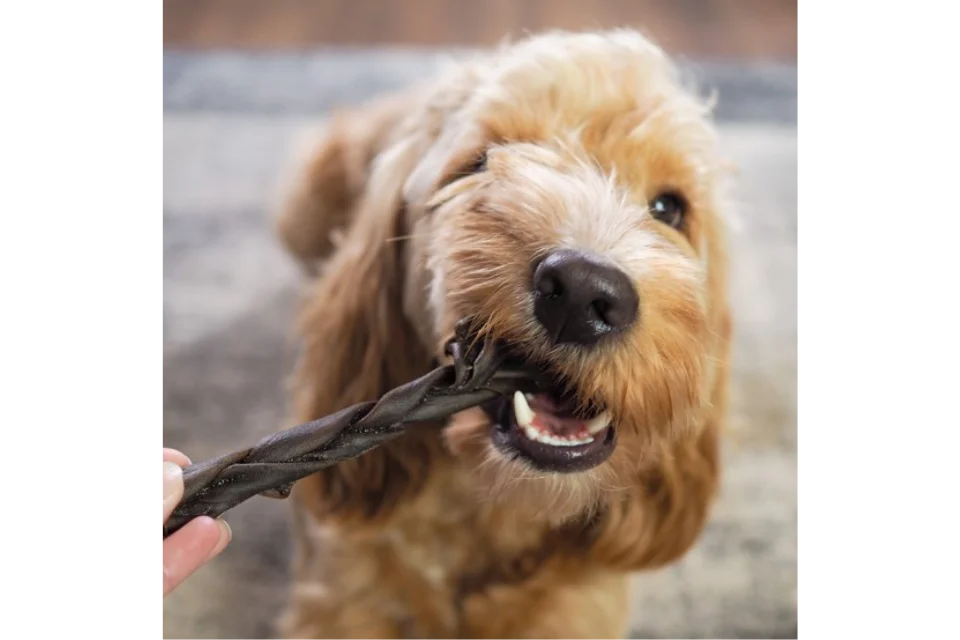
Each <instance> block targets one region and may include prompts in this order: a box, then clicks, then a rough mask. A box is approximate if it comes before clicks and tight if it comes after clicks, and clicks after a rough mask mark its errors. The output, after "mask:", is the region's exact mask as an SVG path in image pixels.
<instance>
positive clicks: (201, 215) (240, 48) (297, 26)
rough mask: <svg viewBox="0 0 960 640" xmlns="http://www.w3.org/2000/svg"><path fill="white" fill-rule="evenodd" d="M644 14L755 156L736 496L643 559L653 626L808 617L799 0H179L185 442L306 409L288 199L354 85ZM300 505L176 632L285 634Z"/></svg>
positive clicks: (188, 447)
mask: <svg viewBox="0 0 960 640" xmlns="http://www.w3.org/2000/svg"><path fill="white" fill-rule="evenodd" d="M615 26H632V27H636V28H639V29H641V30H643V31H644V32H646V33H647V34H648V35H650V36H652V37H653V38H654V39H655V40H657V41H658V42H659V43H660V44H661V45H662V46H663V47H664V48H665V49H667V50H668V51H669V52H671V53H673V54H674V55H675V56H677V57H678V58H679V59H680V60H681V64H682V65H683V66H684V67H685V68H686V69H688V70H689V72H690V73H692V74H694V75H695V77H696V78H697V81H698V84H699V85H700V86H701V87H703V88H704V89H705V90H711V89H712V90H715V91H716V92H717V95H718V99H719V104H718V107H717V111H716V117H717V122H718V126H719V128H720V132H721V136H722V138H723V143H724V145H725V149H726V151H727V152H728V154H729V155H730V157H731V158H732V159H733V160H734V161H735V162H736V163H737V164H738V166H739V168H740V175H739V180H738V184H737V189H736V195H737V199H738V203H739V206H738V211H737V214H738V217H737V224H736V226H735V228H734V229H733V230H732V237H731V243H732V245H733V246H732V251H731V253H732V259H733V264H732V283H731V286H732V296H733V298H734V300H733V302H734V306H735V313H736V342H735V348H734V354H733V370H734V379H733V389H732V407H731V420H730V434H729V436H730V437H729V438H728V443H727V450H726V452H725V477H724V484H723V488H722V492H721V497H720V501H719V503H718V505H717V508H716V510H715V513H714V517H713V519H712V521H711V522H710V524H709V526H708V527H707V530H706V531H705V533H704V535H703V537H702V538H701V540H700V542H699V543H698V545H697V546H696V548H695V549H694V550H693V551H691V553H690V554H688V556H687V557H685V558H684V559H683V561H682V562H680V563H678V564H677V565H675V566H672V567H670V568H667V569H664V570H661V571H657V572H653V573H648V574H642V575H639V576H637V579H636V587H635V596H634V600H635V602H634V614H633V624H632V630H631V636H632V637H637V638H665V637H683V638H791V637H792V638H795V637H796V636H797V562H796V559H797V486H796V485H797V482H796V481H797V457H796V436H797V434H796V362H797V356H796V336H797V317H796V254H797V244H796V229H797V196H796V188H797V155H796V154H797V121H796V118H797V112H796V109H797V67H796V63H797V3H796V2H795V1H789V2H788V1H781V0H699V1H697V0H663V1H652V0H594V1H577V0H514V1H509V0H472V1H459V0H402V1H400V0H398V1H395V2H390V1H377V0H314V1H308V0H259V1H257V0H165V2H164V45H163V46H164V69H163V88H164V98H163V99H164V219H163V224H164V238H163V245H164V311H163V320H164V434H163V438H164V444H165V446H172V447H176V448H179V449H181V450H183V451H185V452H186V453H188V454H189V455H190V456H191V457H192V458H193V459H194V460H201V459H204V458H207V457H210V456H214V455H217V454H221V453H224V452H226V451H230V450H234V449H236V448H238V447H241V446H244V445H246V444H251V443H253V442H255V441H256V440H257V439H259V438H260V437H261V436H263V435H266V434H268V433H270V432H272V431H275V430H276V429H278V428H280V426H281V425H283V424H284V417H285V416H284V411H285V408H286V393H285V388H284V385H285V380H286V376H287V375H288V374H289V372H290V370H291V368H292V366H293V358H294V355H295V354H294V352H293V349H292V345H291V344H290V341H289V335H290V327H291V322H292V317H293V311H294V305H295V301H296V295H297V293H298V285H299V282H298V275H297V273H296V271H295V270H294V269H293V267H292V265H291V264H290V263H289V262H288V261H287V259H286V257H285V256H284V255H283V254H282V253H281V252H280V251H279V249H278V247H277V246H276V243H275V241H274V239H273V237H272V235H271V231H272V230H271V227H270V216H271V214H272V212H273V207H274V203H275V202H276V199H277V196H278V194H279V193H280V191H279V190H280V189H281V188H282V186H283V184H284V179H285V178H286V177H287V175H288V171H289V169H290V167H291V164H290V162H291V160H292V159H293V158H294V154H295V153H296V152H297V151H299V150H300V149H301V148H302V147H303V145H304V144H305V143H307V141H309V136H310V132H311V128H312V127H313V125H314V124H315V123H316V122H317V120H318V119H320V118H322V117H323V115H324V113H325V112H327V111H328V110H329V109H330V108H332V107H336V106H346V105H349V104H354V103H356V102H359V101H362V100H364V99H366V98H368V97H370V96H373V95H375V94H377V93H380V92H384V91H389V90H391V89H394V88H398V87H401V86H404V85H405V84H407V83H409V82H411V81H413V80H416V79H420V78H422V77H423V76H425V75H428V74H429V73H430V72H431V70H433V69H434V68H435V67H436V65H437V63H438V61H439V58H440V56H442V55H443V54H445V53H448V52H450V51H455V50H459V49H464V48H475V47H483V46H489V45H494V44H496V43H498V42H500V41H501V40H502V39H503V38H504V37H506V36H518V35H522V34H523V33H524V32H526V31H538V30H541V29H546V28H566V29H574V30H583V29H593V28H605V27H615ZM286 518H287V505H286V504H284V503H283V502H281V501H272V500H267V499H265V498H256V499H254V500H251V501H249V502H248V503H246V504H244V505H241V506H240V507H238V508H236V509H234V510H233V511H231V512H230V514H228V518H227V519H228V520H229V521H230V522H231V524H232V527H233V532H234V540H233V543H232V544H231V546H230V548H228V549H227V551H226V552H225V553H224V554H223V555H222V556H221V557H220V558H218V559H217V560H216V561H215V562H214V563H212V564H211V565H210V566H208V567H206V568H204V569H202V570H201V571H200V572H199V573H198V574H196V575H195V576H194V577H193V579H192V580H190V581H189V582H187V583H186V584H185V585H184V586H183V587H182V588H181V589H180V590H178V591H177V592H175V593H174V594H173V595H172V596H170V597H168V598H167V599H166V600H165V601H164V636H165V637H167V638H266V637H272V636H273V635H274V632H273V628H272V623H273V620H274V618H275V616H276V614H277V612H278V611H279V608H280V607H281V606H282V603H283V601H284V595H285V594H284V589H285V586H286V574H287V563H288V558H289V544H288V534H287V532H288V527H287V520H286Z"/></svg>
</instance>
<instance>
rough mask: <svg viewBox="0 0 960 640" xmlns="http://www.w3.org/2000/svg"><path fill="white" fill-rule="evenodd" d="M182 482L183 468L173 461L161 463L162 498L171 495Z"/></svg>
mask: <svg viewBox="0 0 960 640" xmlns="http://www.w3.org/2000/svg"><path fill="white" fill-rule="evenodd" d="M182 482H183V469H181V468H180V467H179V466H178V465H176V464H175V463H173V462H164V463H163V499H164V500H166V499H167V498H169V497H170V496H172V495H173V494H174V493H175V492H176V491H177V487H178V486H179V485H180V483H182Z"/></svg>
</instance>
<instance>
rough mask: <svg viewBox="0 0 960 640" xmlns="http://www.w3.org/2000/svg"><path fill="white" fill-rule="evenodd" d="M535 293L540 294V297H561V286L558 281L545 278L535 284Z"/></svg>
mask: <svg viewBox="0 0 960 640" xmlns="http://www.w3.org/2000/svg"><path fill="white" fill-rule="evenodd" d="M537 291H538V292H540V294H541V295H545V296H549V297H551V298H556V297H559V296H561V295H563V285H562V284H560V281H559V280H557V279H556V278H554V277H551V276H547V277H544V278H541V279H540V281H539V282H538V283H537Z"/></svg>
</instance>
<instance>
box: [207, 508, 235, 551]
mask: <svg viewBox="0 0 960 640" xmlns="http://www.w3.org/2000/svg"><path fill="white" fill-rule="evenodd" d="M217 525H218V526H219V527H220V540H219V541H218V542H217V546H215V547H214V548H213V550H212V551H211V552H210V559H211V560H212V559H213V558H215V557H217V556H218V555H220V552H221V551H223V550H224V549H225V548H226V546H227V545H228V544H230V540H231V539H232V538H233V531H231V530H230V525H228V524H227V522H226V520H220V519H219V518H218V519H217Z"/></svg>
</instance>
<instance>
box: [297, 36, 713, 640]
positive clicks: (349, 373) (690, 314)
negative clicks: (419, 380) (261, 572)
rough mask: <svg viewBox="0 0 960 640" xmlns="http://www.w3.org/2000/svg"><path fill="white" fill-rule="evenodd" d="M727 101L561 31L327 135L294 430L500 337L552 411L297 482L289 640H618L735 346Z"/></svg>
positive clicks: (665, 547) (701, 499) (608, 39)
mask: <svg viewBox="0 0 960 640" xmlns="http://www.w3.org/2000/svg"><path fill="white" fill-rule="evenodd" d="M726 177H727V164H726V162H725V161H724V159H723V158H722V157H721V156H720V154H719V151H718V148H717V142H716V140H715V132H714V129H713V125H712V124H711V121H710V105H709V104H708V103H707V101H704V100H701V99H700V98H699V97H698V96H697V95H696V94H695V93H694V92H693V91H690V90H688V89H686V88H685V86H684V85H683V83H682V82H681V80H680V79H679V77H678V74H677V73H676V71H675V68H674V66H673V65H672V63H671V62H670V60H669V59H668V58H667V57H666V56H665V55H664V53H663V52H662V51H661V50H660V49H659V48H657V47H656V46H655V45H654V44H652V43H651V42H649V41H648V40H647V39H646V38H644V37H643V36H641V35H640V34H638V33H636V32H633V31H630V30H617V31H611V32H603V33H579V34H575V33H546V34H542V35H539V36H535V37H530V38H528V39H525V40H522V41H520V42H518V43H514V44H512V45H509V46H504V47H503V48H501V49H500V50H497V51H494V52H488V53H485V54H482V55H479V56H477V57H475V58H468V59H465V60H462V61H459V62H457V64H455V65H454V66H453V67H452V68H451V69H450V70H448V71H447V72H445V73H442V74H440V75H439V76H438V77H437V78H436V79H434V80H432V81H429V82H426V83H424V84H422V85H421V86H417V87H415V88H413V89H411V90H409V91H408V92H406V93H401V94H398V95H395V96H390V97H388V98H383V99H380V100H376V101H373V102H371V103H369V104H367V105H365V106H363V107H359V108H356V109H352V110H350V109H348V110H345V111H344V112H342V113H339V114H337V115H336V116H334V117H333V118H332V119H331V120H330V121H329V122H328V124H327V126H326V129H325V134H324V136H323V137H322V138H321V140H320V142H319V144H318V146H316V147H314V148H313V149H312V156H311V159H310V161H309V163H308V165H307V166H306V168H305V170H303V171H302V173H301V174H300V176H299V182H297V186H296V189H295V190H294V191H293V192H292V193H290V194H289V196H288V198H287V200H286V201H285V206H284V208H283V210H282V212H281V216H280V218H279V234H280V236H281V238H282V240H283V242H284V244H285V246H286V247H287V249H289V251H290V252H291V253H292V254H293V255H294V256H295V257H296V259H297V260H298V261H299V262H300V263H301V264H302V265H303V266H304V267H307V268H309V269H312V270H315V272H316V274H317V276H316V281H315V282H314V283H312V285H311V286H312V289H311V291H310V294H309V298H308V300H307V302H306V305H305V308H304V310H303V315H302V318H301V322H300V324H299V336H300V338H301V339H302V359H301V362H300V364H299V366H298V369H297V371H296V373H295V376H294V380H293V393H294V396H295V416H294V418H295V419H296V420H297V421H305V420H309V419H314V418H316V417H318V416H321V415H325V414H329V413H332V412H334V411H337V410H339V409H341V408H343V407H346V406H348V405H351V404H354V403H357V402H361V401H366V400H371V399H375V398H377V397H378V396H380V395H381V394H383V393H384V392H386V391H387V390H389V389H391V388H393V387H396V386H398V385H400V384H402V383H405V382H408V381H410V380H412V379H413V378H415V377H417V376H420V375H423V374H424V373H426V372H427V371H428V370H430V368H432V366H435V365H436V363H437V361H438V360H439V361H442V360H443V358H444V354H443V345H444V343H445V341H446V340H447V338H449V337H450V336H451V335H452V333H453V328H454V326H455V324H456V323H457V322H458V321H459V320H460V319H462V318H465V317H473V318H477V319H480V321H481V322H482V323H483V329H484V331H486V332H489V333H491V334H493V335H494V336H496V337H498V338H501V339H502V340H503V341H504V342H505V343H506V344H507V345H508V347H509V348H510V350H511V352H512V353H515V354H517V355H518V356H519V357H521V358H523V359H524V360H526V361H527V362H528V363H532V364H535V365H536V366H538V367H540V368H541V370H544V371H547V372H549V374H550V375H551V377H552V379H554V380H555V389H554V390H553V391H551V392H549V393H538V394H535V395H525V394H521V393H518V394H516V395H515V396H514V397H512V398H506V397H505V398H503V399H502V400H498V401H494V402H492V403H490V404H488V405H485V406H482V407H478V408H475V409H472V410H469V411H465V412H463V413H461V414H458V415H456V416H454V417H453V418H452V419H451V420H449V422H448V423H447V424H446V425H445V426H443V425H422V426H420V425H418V426H417V427H415V428H413V429H412V430H410V431H409V432H407V433H405V434H404V435H403V436H401V437H400V438H398V439H397V440H395V441H393V442H392V443H391V444H389V445H387V446H385V447H383V448H381V449H379V450H376V451H373V452H371V453H369V454H366V455H364V456H361V457H359V458H357V459H355V460H352V461H349V462H346V463H343V464H341V465H339V466H337V467H335V468H331V469H329V470H326V471H324V472H322V473H320V474H317V475H315V476H312V477H310V478H307V479H305V480H303V481H301V482H300V483H299V484H298V485H297V486H296V488H295V490H294V493H293V501H294V514H295V518H294V531H295V538H296V552H295V557H294V560H293V585H292V589H291V594H290V603H289V607H288V609H287V610H286V612H285V613H284V615H283V616H282V619H281V633H283V634H284V635H285V636H287V637H296V638H319V637H330V638H349V637H380V638H395V637H410V638H430V637H432V638H440V637H477V638H572V637H577V638H597V637H600V638H610V637H622V636H623V635H624V634H625V633H627V632H628V619H629V611H628V604H629V598H628V584H629V576H630V573H631V572H634V571H637V570H643V569H651V568H656V567H661V566H663V565H666V564H668V563H670V562H672V561H674V560H676V559H678V558H680V557H681V556H682V555H683V554H684V553H685V552H686V551H687V550H688V549H690V547H691V546H692V545H693V544H694V542H695V541H696V540H697V538H698V535H699V533H700V532H701V530H702V529H703V527H704V524H705V521H706V519H707V518H708V515H709V511H710V507H711V504H712V501H713V499H714V495H715V492H716V488H717V484H718V472H719V460H718V457H719V444H720V443H719V438H720V433H721V428H722V422H723V413H724V408H725V404H726V401H725V395H726V385H727V377H728V372H727V366H728V365H727V361H728V348H729V341H730V333H731V322H730V315H729V312H728V307H727V297H726V291H725V285H726V283H725V278H726V276H725V249H724V242H723V219H724V214H723V212H724V210H725V208H726V206H727V205H726V204H725V201H724V198H725V196H724V192H725V188H724V184H725V182H726Z"/></svg>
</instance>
